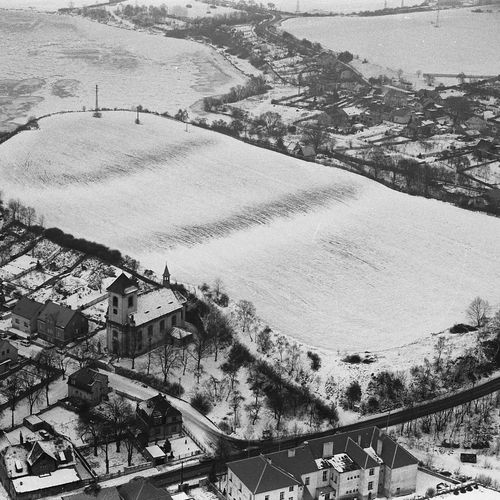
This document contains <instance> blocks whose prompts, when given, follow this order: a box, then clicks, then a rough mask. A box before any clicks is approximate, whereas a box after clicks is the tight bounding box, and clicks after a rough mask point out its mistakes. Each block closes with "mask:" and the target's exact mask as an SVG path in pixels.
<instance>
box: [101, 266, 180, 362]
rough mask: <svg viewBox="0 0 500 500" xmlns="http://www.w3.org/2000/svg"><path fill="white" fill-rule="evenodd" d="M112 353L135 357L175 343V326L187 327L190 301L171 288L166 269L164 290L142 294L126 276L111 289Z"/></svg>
mask: <svg viewBox="0 0 500 500" xmlns="http://www.w3.org/2000/svg"><path fill="white" fill-rule="evenodd" d="M107 291H108V315H107V321H106V333H107V345H108V352H109V354H111V355H115V356H119V357H135V356H139V355H140V354H143V353H145V352H147V351H149V350H151V349H153V348H154V347H156V346H158V345H161V344H164V343H165V342H171V341H173V339H172V338H171V335H170V334H171V332H172V329H173V328H174V327H180V328H183V327H184V325H185V307H184V306H185V303H186V299H185V298H184V297H183V296H182V295H181V294H180V293H178V292H175V291H174V290H172V289H171V288H170V273H169V271H168V268H167V267H166V266H165V271H164V273H163V287H160V288H158V289H156V290H152V291H150V292H146V293H142V294H141V293H139V285H138V283H137V281H135V280H134V279H132V278H129V277H128V276H127V275H125V274H124V273H122V274H121V275H120V276H119V277H118V278H117V279H116V280H115V281H114V282H113V283H112V284H111V285H110V286H109V287H108V288H107Z"/></svg>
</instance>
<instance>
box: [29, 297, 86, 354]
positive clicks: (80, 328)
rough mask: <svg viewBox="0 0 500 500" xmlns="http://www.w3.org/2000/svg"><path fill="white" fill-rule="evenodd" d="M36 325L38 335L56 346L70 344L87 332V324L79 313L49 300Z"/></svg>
mask: <svg viewBox="0 0 500 500" xmlns="http://www.w3.org/2000/svg"><path fill="white" fill-rule="evenodd" d="M37 324H38V327H37V329H38V335H39V336H40V337H41V338H42V339H44V340H47V341H49V342H52V343H53V344H57V345H62V344H66V343H68V342H71V341H72V340H74V339H75V338H77V337H81V336H82V335H86V334H87V333H88V331H89V322H88V320H87V318H86V317H85V316H84V315H83V314H82V313H81V312H80V311H77V310H75V309H71V307H66V306H60V305H59V304H55V303H54V302H51V301H50V300H49V301H48V302H47V303H46V304H45V305H44V307H43V309H42V310H41V312H40V314H39V316H38V323H37Z"/></svg>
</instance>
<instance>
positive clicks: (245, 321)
mask: <svg viewBox="0 0 500 500" xmlns="http://www.w3.org/2000/svg"><path fill="white" fill-rule="evenodd" d="M255 313H256V311H255V306H254V305H253V304H252V303H251V302H250V301H248V300H240V301H239V302H238V303H237V304H236V317H237V318H238V320H239V322H240V323H241V329H242V330H243V331H244V332H246V331H248V332H249V335H250V340H252V341H253V338H252V335H251V333H250V325H251V324H252V323H253V322H254V321H255Z"/></svg>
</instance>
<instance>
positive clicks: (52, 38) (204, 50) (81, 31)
mask: <svg viewBox="0 0 500 500" xmlns="http://www.w3.org/2000/svg"><path fill="white" fill-rule="evenodd" d="M1 2H2V0H0V6H1ZM20 40H22V43H20V42H19V41H20ZM0 46H1V47H2V69H3V73H2V77H1V78H0V131H2V130H5V129H11V128H13V127H14V126H15V124H17V123H25V122H26V119H27V118H28V117H29V116H32V115H35V116H40V115H42V114H45V113H50V112H55V111H64V110H70V109H73V110H75V109H82V107H83V106H86V107H87V108H90V107H94V103H95V85H96V84H98V85H99V103H100V106H101V107H110V108H113V107H124V108H127V109H130V108H132V107H134V108H135V107H136V106H137V105H139V104H141V105H142V106H144V107H146V108H149V109H154V110H157V111H159V112H164V111H169V112H171V113H175V112H176V111H177V110H178V109H179V108H180V107H182V108H187V107H189V106H190V105H192V104H193V103H194V102H196V101H198V100H199V99H202V98H203V97H205V96H209V95H213V94H221V93H224V92H226V91H227V90H229V88H230V87H232V86H234V85H237V84H242V83H243V82H244V81H245V77H244V76H243V75H242V74H241V73H240V72H239V71H238V70H237V69H236V68H234V67H233V66H231V64H229V63H228V62H227V61H226V60H225V59H224V58H223V57H222V56H221V55H219V54H217V53H216V52H215V51H214V50H212V49H210V48H209V47H206V46H204V45H202V44H200V43H195V42H191V41H187V40H179V39H173V38H166V37H164V36H162V35H152V34H148V33H143V32H138V31H132V30H126V29H119V28H114V27H110V26H106V25H103V24H99V23H97V22H92V21H90V20H88V19H83V18H79V17H76V16H67V15H50V14H44V13H38V12H29V11H7V10H6V11H2V14H1V16H0ZM145 81H147V82H148V84H147V85H144V82H145ZM28 161H29V160H28Z"/></svg>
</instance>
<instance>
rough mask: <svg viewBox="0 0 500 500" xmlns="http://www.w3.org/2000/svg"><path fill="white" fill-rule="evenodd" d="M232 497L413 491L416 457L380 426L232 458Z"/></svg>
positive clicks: (271, 499)
mask: <svg viewBox="0 0 500 500" xmlns="http://www.w3.org/2000/svg"><path fill="white" fill-rule="evenodd" d="M227 467H228V473H227V480H226V486H225V493H226V496H227V498H228V500H305V499H315V500H334V499H344V498H350V499H352V498H356V499H362V500H371V499H373V498H377V496H386V497H392V496H400V495H407V494H411V493H414V492H415V489H416V481H417V469H418V460H417V459H416V458H415V457H413V456H412V455H411V454H410V453H408V452H407V451H406V450H405V449H404V448H402V447H401V446H399V445H398V444H397V443H396V442H394V441H393V440H392V439H391V438H390V437H389V436H388V435H386V434H385V433H383V432H382V431H380V429H378V428H377V427H367V428H365V429H361V430H359V431H353V432H348V433H342V434H335V435H331V436H327V437H323V438H318V439H313V440H311V441H305V442H304V443H303V444H302V445H301V446H298V447H296V448H292V449H289V450H285V451H278V452H275V453H269V454H267V455H260V456H257V457H252V458H247V459H243V460H238V461H235V462H230V463H228V465H227Z"/></svg>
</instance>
